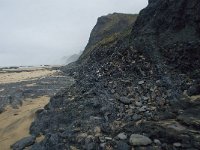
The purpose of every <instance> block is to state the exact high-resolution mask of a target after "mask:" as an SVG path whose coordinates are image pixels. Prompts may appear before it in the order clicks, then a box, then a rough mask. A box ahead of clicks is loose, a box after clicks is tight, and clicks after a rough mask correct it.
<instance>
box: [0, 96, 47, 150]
mask: <svg viewBox="0 0 200 150" xmlns="http://www.w3.org/2000/svg"><path fill="white" fill-rule="evenodd" d="M49 99H50V98H49V97H47V96H43V97H40V98H37V99H34V100H33V99H27V100H26V101H24V102H23V105H22V106H21V107H20V108H19V109H13V108H10V107H8V108H6V111H5V112H3V113H2V114H0V150H10V145H12V144H14V143H15V142H16V141H18V140H20V139H21V138H23V137H27V136H29V128H30V125H31V123H32V122H33V120H34V118H35V112H36V111H37V110H38V109H41V108H43V107H44V106H45V105H46V104H47V103H48V102H49Z"/></svg>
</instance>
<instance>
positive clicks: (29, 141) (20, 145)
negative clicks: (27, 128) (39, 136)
mask: <svg viewBox="0 0 200 150" xmlns="http://www.w3.org/2000/svg"><path fill="white" fill-rule="evenodd" d="M35 139H36V138H35V136H29V137H25V138H23V139H21V140H20V141H18V142H16V143H15V144H13V145H11V148H12V149H13V150H21V149H24V148H25V147H28V146H31V145H33V144H34V143H35Z"/></svg>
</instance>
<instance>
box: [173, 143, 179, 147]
mask: <svg viewBox="0 0 200 150" xmlns="http://www.w3.org/2000/svg"><path fill="white" fill-rule="evenodd" d="M173 146H174V147H181V143H174V144H173Z"/></svg>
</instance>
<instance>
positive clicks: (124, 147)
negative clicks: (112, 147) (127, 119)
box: [117, 141, 131, 150]
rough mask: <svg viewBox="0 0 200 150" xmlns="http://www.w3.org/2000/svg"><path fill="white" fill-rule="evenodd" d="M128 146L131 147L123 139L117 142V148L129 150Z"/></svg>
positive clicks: (118, 149)
mask: <svg viewBox="0 0 200 150" xmlns="http://www.w3.org/2000/svg"><path fill="white" fill-rule="evenodd" d="M130 148H131V147H130V146H129V145H128V144H127V143H125V142H123V141H118V142H117V150H130Z"/></svg>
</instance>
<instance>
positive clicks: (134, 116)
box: [132, 114, 142, 121]
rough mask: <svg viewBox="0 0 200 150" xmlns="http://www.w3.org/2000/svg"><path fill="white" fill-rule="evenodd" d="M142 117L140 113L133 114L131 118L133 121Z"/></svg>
mask: <svg viewBox="0 0 200 150" xmlns="http://www.w3.org/2000/svg"><path fill="white" fill-rule="evenodd" d="M141 118H142V116H141V115H137V114H134V115H133V116H132V119H133V120H134V121H138V120H140V119H141Z"/></svg>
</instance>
